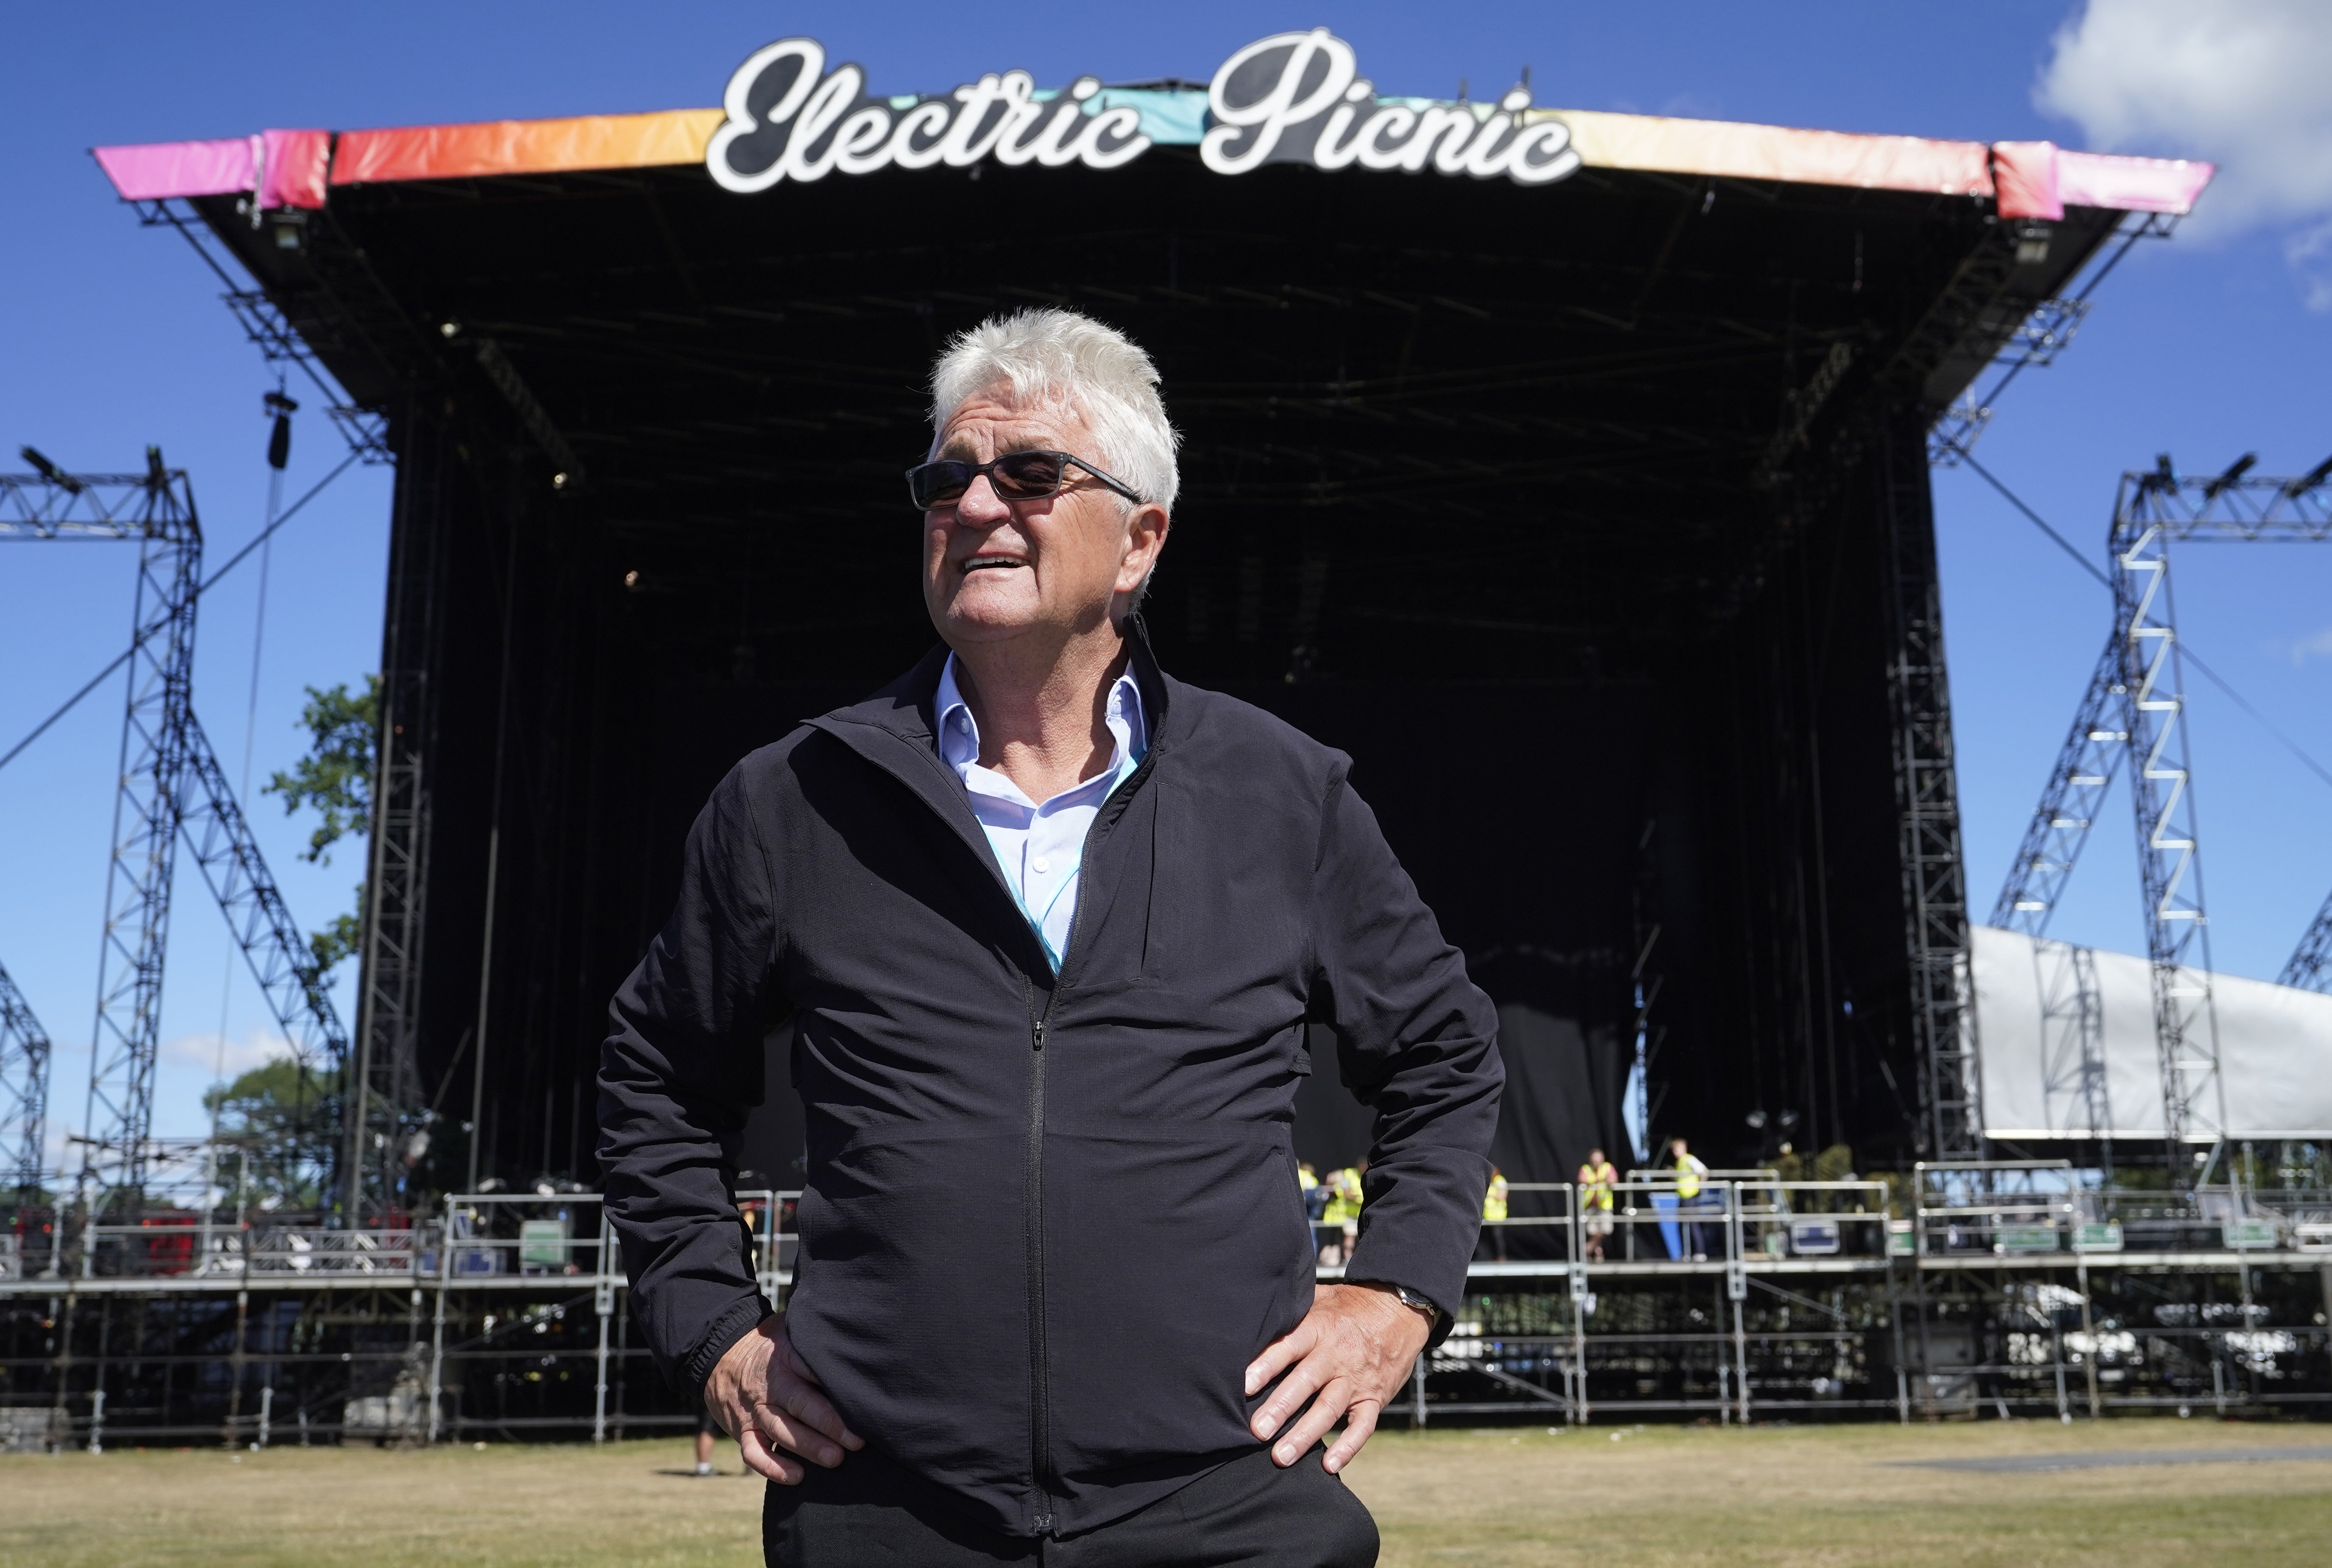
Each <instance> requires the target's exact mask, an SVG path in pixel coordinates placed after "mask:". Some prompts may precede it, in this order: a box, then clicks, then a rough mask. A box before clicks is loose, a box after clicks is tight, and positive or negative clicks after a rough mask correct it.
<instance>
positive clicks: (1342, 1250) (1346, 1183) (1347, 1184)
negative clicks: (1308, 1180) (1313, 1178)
mask: <svg viewBox="0 0 2332 1568" xmlns="http://www.w3.org/2000/svg"><path fill="white" fill-rule="evenodd" d="M1368 1168H1369V1167H1368V1162H1367V1161H1365V1160H1364V1161H1362V1162H1361V1163H1359V1164H1358V1165H1347V1166H1345V1167H1344V1168H1343V1170H1341V1171H1332V1172H1331V1173H1330V1174H1329V1177H1328V1183H1327V1185H1328V1206H1327V1207H1326V1208H1325V1209H1323V1210H1321V1213H1320V1220H1321V1223H1322V1224H1324V1225H1334V1226H1338V1227H1340V1228H1341V1229H1343V1237H1342V1238H1341V1244H1340V1243H1339V1241H1331V1242H1329V1243H1328V1245H1327V1246H1325V1247H1324V1248H1321V1249H1320V1261H1321V1262H1323V1263H1325V1264H1327V1265H1329V1266H1330V1267H1334V1266H1335V1265H1338V1264H1341V1263H1343V1261H1344V1260H1345V1259H1346V1258H1348V1257H1352V1248H1353V1247H1354V1246H1355V1245H1357V1244H1358V1243H1359V1241H1360V1238H1361V1178H1362V1175H1363V1173H1365V1172H1366V1171H1367V1170H1368Z"/></svg>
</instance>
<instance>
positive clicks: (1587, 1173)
mask: <svg viewBox="0 0 2332 1568" xmlns="http://www.w3.org/2000/svg"><path fill="white" fill-rule="evenodd" d="M1619 1179H1620V1172H1619V1171H1615V1170H1613V1169H1612V1168H1611V1162H1610V1161H1609V1160H1606V1161H1604V1162H1603V1163H1601V1165H1582V1166H1581V1167H1580V1168H1579V1207H1580V1208H1582V1209H1601V1210H1602V1211H1603V1212H1604V1213H1606V1214H1609V1213H1610V1212H1611V1183H1612V1182H1614V1181H1618V1180H1619Z"/></svg>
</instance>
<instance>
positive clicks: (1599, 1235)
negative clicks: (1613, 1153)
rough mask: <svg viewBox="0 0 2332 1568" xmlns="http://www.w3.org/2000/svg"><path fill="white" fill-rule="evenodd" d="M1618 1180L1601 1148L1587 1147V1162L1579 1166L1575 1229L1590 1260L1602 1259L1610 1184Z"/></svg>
mask: <svg viewBox="0 0 2332 1568" xmlns="http://www.w3.org/2000/svg"><path fill="white" fill-rule="evenodd" d="M1619 1180H1620V1172H1619V1171H1615V1170H1613V1169H1612V1168H1611V1162H1610V1161H1609V1160H1606V1159H1605V1158H1603V1151H1602V1150H1601V1149H1590V1150H1589V1151H1587V1163H1586V1164H1584V1165H1582V1166H1581V1167H1580V1168H1579V1229H1580V1231H1581V1234H1582V1237H1583V1238H1584V1245H1583V1247H1582V1256H1584V1257H1585V1258H1586V1260H1587V1261H1588V1262H1590V1263H1601V1262H1602V1261H1603V1238H1605V1237H1607V1236H1609V1235H1610V1234H1611V1186H1612V1183H1614V1182H1616V1181H1619Z"/></svg>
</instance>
